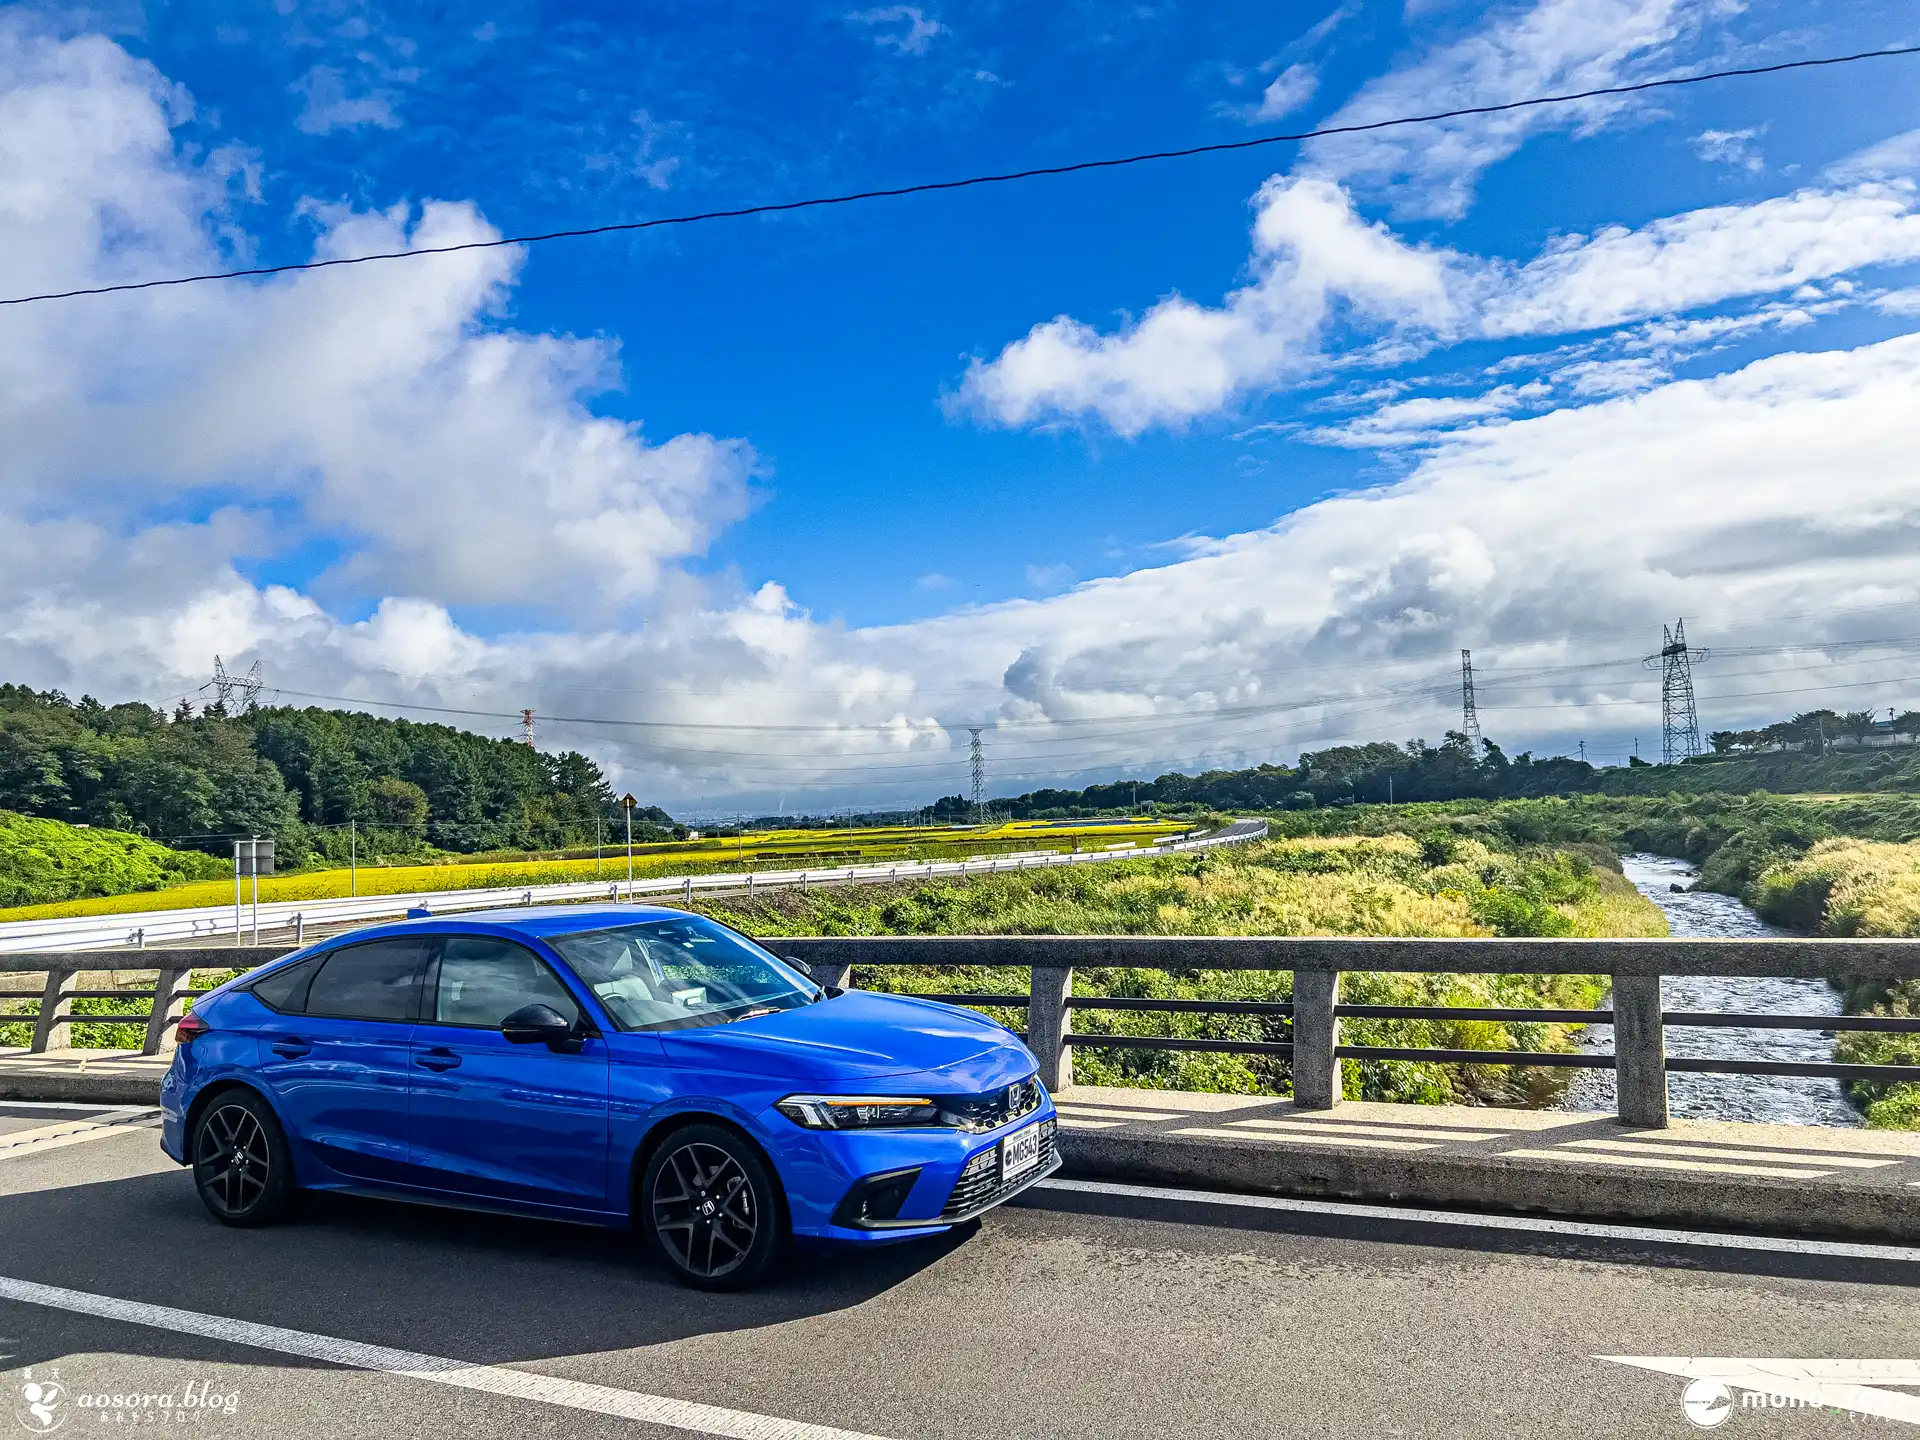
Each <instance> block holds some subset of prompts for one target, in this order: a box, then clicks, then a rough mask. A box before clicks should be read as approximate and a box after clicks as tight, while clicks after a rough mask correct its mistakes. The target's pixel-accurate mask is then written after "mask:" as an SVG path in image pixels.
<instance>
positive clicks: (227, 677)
mask: <svg viewBox="0 0 1920 1440" xmlns="http://www.w3.org/2000/svg"><path fill="white" fill-rule="evenodd" d="M265 687H266V681H264V680H262V679H261V678H260V662H259V661H258V660H256V661H254V662H253V668H252V669H250V670H248V671H247V673H246V674H244V675H235V674H234V673H233V672H232V671H231V670H229V669H227V667H226V664H225V662H224V661H222V660H221V658H220V657H219V656H218V655H216V656H214V657H213V679H211V680H209V681H208V682H207V683H206V684H204V685H202V686H201V687H200V690H201V693H202V694H204V693H205V692H207V691H208V690H211V691H213V698H214V701H215V703H216V704H218V705H219V706H220V708H221V709H222V710H223V711H225V712H226V713H227V714H229V715H233V714H236V713H238V712H239V711H241V710H251V709H252V708H253V702H254V701H255V700H257V699H258V698H259V697H260V692H261V690H263V689H264V688H265ZM236 699H237V700H238V701H239V703H238V705H236V704H235V703H234V702H235V700H236Z"/></svg>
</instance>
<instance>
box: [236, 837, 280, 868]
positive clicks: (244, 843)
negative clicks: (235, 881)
mask: <svg viewBox="0 0 1920 1440" xmlns="http://www.w3.org/2000/svg"><path fill="white" fill-rule="evenodd" d="M233 873H234V874H235V875H236V876H238V875H271V874H273V841H271V840H236V841H234V844H233Z"/></svg>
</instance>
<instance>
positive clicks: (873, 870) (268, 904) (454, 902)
mask: <svg viewBox="0 0 1920 1440" xmlns="http://www.w3.org/2000/svg"><path fill="white" fill-rule="evenodd" d="M1266 833H1267V823H1266V821H1264V820H1252V821H1240V822H1237V823H1236V824H1233V825H1230V826H1228V827H1227V828H1226V829H1224V830H1221V831H1219V832H1217V833H1215V834H1213V835H1208V836H1205V837H1203V838H1200V839H1196V840H1174V841H1171V842H1162V843H1159V844H1155V845H1150V846H1145V847H1142V848H1140V849H1135V850H1096V851H1088V852H1086V853H1082V854H1071V853H1069V854H1062V853H1060V852H1058V851H1051V850H1035V851H1026V852H1023V853H1021V854H1016V855H994V856H987V857H984V858H981V859H975V860H914V861H906V862H896V863H893V864H885V865H850V866H845V867H842V868H840V869H835V870H761V871H751V870H742V871H735V872H730V873H726V874H717V875H666V876H655V877H653V878H652V879H648V880H634V881H631V882H629V881H626V880H580V881H571V882H567V883H564V884H558V885H509V886H492V887H486V888H480V889H472V890H417V891H413V892H412V893H409V894H403V895H359V896H347V897H343V898H341V899H337V900H272V901H265V902H262V903H261V904H260V905H259V906H258V907H257V909H256V907H254V906H253V905H252V904H250V903H249V904H247V905H245V906H244V907H243V908H241V909H239V910H237V911H236V909H235V907H234V906H232V905H224V904H223V905H202V906H196V907H194V908H192V909H182V910H141V911H134V912H131V913H127V914H120V915H78V916H74V917H72V918H70V919H64V920H12V921H8V922H6V923H4V924H0V955H4V954H10V953H14V952H19V951H26V950H106V949H118V948H120V947H123V946H129V945H131V946H136V947H138V946H147V945H162V944H167V943H169V942H172V941H179V940H207V939H213V938H216V937H218V936H222V935H228V936H232V937H233V941H234V943H235V944H236V945H237V944H239V943H240V942H241V940H242V939H243V938H250V937H251V936H252V935H253V934H254V933H255V931H256V929H257V931H258V933H259V934H262V935H265V934H268V933H269V932H272V931H286V930H292V931H294V932H295V934H296V935H298V934H300V933H302V932H303V931H304V930H305V927H306V926H308V925H338V924H340V923H341V922H343V921H353V920H382V919H387V918H390V917H392V916H395V915H404V914H406V913H407V911H409V910H414V909H421V908H424V909H428V910H431V911H433V912H434V913H435V914H436V915H438V914H445V913H448V912H452V911H460V910H494V909H499V908H501V907H503V906H508V905H516V904H518V905H541V904H549V903H552V902H555V901H569V900H572V901H579V900H594V899H603V898H604V899H607V900H613V901H620V900H626V901H637V900H639V899H641V898H642V897H654V898H658V899H664V900H671V899H673V898H675V897H679V898H681V899H683V900H686V901H691V900H692V899H693V896H694V894H695V892H697V891H702V890H747V891H749V892H751V891H753V890H757V889H763V888H765V889H780V888H786V887H792V886H798V887H800V888H801V889H805V888H806V887H807V886H809V885H813V884H823V885H825V884H832V885H845V884H848V883H856V882H859V881H862V880H869V881H877V880H917V879H923V878H931V877H933V876H937V875H954V876H960V877H965V876H969V875H993V874H997V873H998V872H999V871H1002V870H1037V869H1041V868H1044V867H1047V866H1052V865H1092V864H1099V863H1102V862H1104V861H1108V860H1132V859H1139V858H1141V857H1143V856H1147V855H1166V854H1170V853H1173V852H1176V851H1188V850H1207V849H1211V848H1213V847H1215V846H1219V845H1237V844H1242V843H1244V842H1246V841H1248V840H1257V839H1259V838H1261V837H1262V836H1264V835H1265V834H1266ZM256 916H257V923H256ZM236 920H237V922H238V923H237V924H236Z"/></svg>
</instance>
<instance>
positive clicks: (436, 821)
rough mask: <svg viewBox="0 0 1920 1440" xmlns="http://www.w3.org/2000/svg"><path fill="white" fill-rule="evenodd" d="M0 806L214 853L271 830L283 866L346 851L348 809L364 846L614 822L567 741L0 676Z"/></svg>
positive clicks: (384, 851) (484, 841)
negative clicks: (563, 744)
mask: <svg viewBox="0 0 1920 1440" xmlns="http://www.w3.org/2000/svg"><path fill="white" fill-rule="evenodd" d="M0 808H4V809H9V810H15V811H18V812H20V813H22V814H26V815H33V816H38V817H40V818H43V819H49V820H65V821H68V822H71V823H79V824H87V825H96V826H101V827H106V828H111V829H116V830H139V831H141V832H142V833H144V834H147V835H150V836H152V837H154V838H155V839H158V840H163V841H168V842H171V843H174V844H179V845H184V846H189V847H191V846H201V847H204V848H207V849H209V850H211V851H214V852H216V853H217V852H218V851H219V850H220V849H222V848H224V846H225V845H226V844H227V842H228V841H230V840H231V839H232V838H233V837H235V836H245V835H267V836H272V837H274V838H275V839H276V840H277V841H278V842H279V848H280V861H281V863H282V864H283V865H291V864H297V863H300V862H301V861H303V860H305V859H306V858H308V857H309V856H321V857H327V858H333V859H337V860H340V861H344V860H346V858H347V852H348V846H349V839H348V825H349V822H352V824H353V825H354V826H355V828H356V829H357V832H358V834H357V848H358V852H359V854H360V856H361V857H363V858H366V857H372V856H377V855H423V856H424V855H425V854H427V853H430V852H431V851H432V850H433V849H440V850H451V851H461V852H470V851H480V850H494V849H515V850H541V849H555V848H558V847H561V846H565V845H579V844H585V845H591V844H593V843H594V838H595V824H596V820H597V821H598V823H599V825H600V828H601V829H602V831H603V832H604V833H606V834H609V835H611V834H612V833H614V832H615V830H616V829H620V830H621V833H622V834H623V835H624V829H623V828H622V827H623V825H624V821H623V817H622V815H621V811H620V809H619V806H618V804H617V797H616V796H615V795H614V793H613V790H612V788H611V787H610V786H609V785H608V783H607V780H606V777H605V776H604V775H603V774H602V773H601V771H600V768H599V766H597V765H595V764H594V763H593V761H591V760H589V759H588V758H587V757H586V756H584V755H581V754H579V753H577V752H574V751H570V750H569V751H559V752H549V751H536V750H533V749H529V748H528V747H527V746H526V745H523V744H519V743H516V742H514V741H510V740H505V739H496V738H493V737H490V736H485V735H476V734H473V733H471V732H469V731H464V730H457V729H455V728H453V727H452V726H450V725H423V724H419V723H417V722H415V721H411V720H387V719H381V718H378V717H376V716H372V715H363V714H357V713H354V712H351V711H342V710H319V709H294V708H291V707H285V706H260V707H257V708H249V709H247V710H245V711H244V712H242V713H240V714H236V715H227V714H224V713H223V712H221V711H220V710H219V708H218V707H217V706H216V707H213V708H210V709H208V710H206V711H204V712H201V713H199V714H195V713H194V711H193V707H192V706H191V705H189V704H188V703H187V702H186V701H182V702H181V703H180V705H179V707H177V708H176V709H175V710H174V711H173V712H172V714H171V715H169V714H167V713H166V712H163V711H160V710H157V709H154V708H153V707H151V706H148V705H143V704H139V703H137V702H136V703H129V704H124V705H112V706H108V705H102V704H101V703H100V702H99V701H97V700H94V699H92V698H91V697H88V696H83V697H81V699H80V700H78V701H77V702H76V701H71V700H69V699H68V698H67V697H66V696H65V695H62V694H60V693H59V692H58V691H51V690H50V691H35V690H31V689H29V688H27V687H26V686H22V685H0ZM634 819H635V830H636V834H637V835H638V837H639V838H641V839H656V838H665V837H668V836H670V835H671V834H672V833H673V826H674V822H673V818H672V817H671V816H670V815H668V814H667V813H666V812H665V811H663V810H659V809H657V808H653V807H648V808H646V809H643V810H641V811H639V812H637V813H636V814H635V816H634Z"/></svg>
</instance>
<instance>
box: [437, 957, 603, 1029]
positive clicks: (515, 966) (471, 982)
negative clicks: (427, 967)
mask: <svg viewBox="0 0 1920 1440" xmlns="http://www.w3.org/2000/svg"><path fill="white" fill-rule="evenodd" d="M438 968H439V981H438V983H437V984H436V986H435V987H434V1000H433V1010H432V1016H433V1020H434V1022H435V1023H437V1024H441V1025H484V1026H486V1027H487V1028H488V1029H498V1028H499V1026H500V1022H501V1021H502V1020H504V1019H506V1018H507V1016H509V1015H511V1014H512V1013H513V1012H514V1011H516V1010H518V1009H520V1008H521V1006H523V1005H551V1006H552V1007H553V1008H554V1009H555V1010H558V1011H559V1012H560V1013H561V1014H562V1015H564V1016H566V1017H567V1019H569V1020H577V1019H578V1018H579V1016H580V1007H579V1006H578V1005H576V1004H574V1002H573V997H572V996H571V995H569V994H568V993H567V991H566V987H565V986H563V985H562V984H561V983H560V981H559V980H558V979H557V978H556V977H555V976H554V973H553V972H552V971H551V970H549V969H548V968H547V967H546V966H545V965H543V964H541V963H540V960H539V957H537V956H536V955H535V954H534V953H533V952H532V951H531V950H528V949H525V948H524V947H522V946H519V945H515V944H513V943H512V942H511V941H507V940H490V939H487V938H485V937H483V936H479V935H452V936H449V937H448V938H447V940H446V943H445V945H444V946H443V947H442V949H441V951H440V964H439V967H438Z"/></svg>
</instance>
